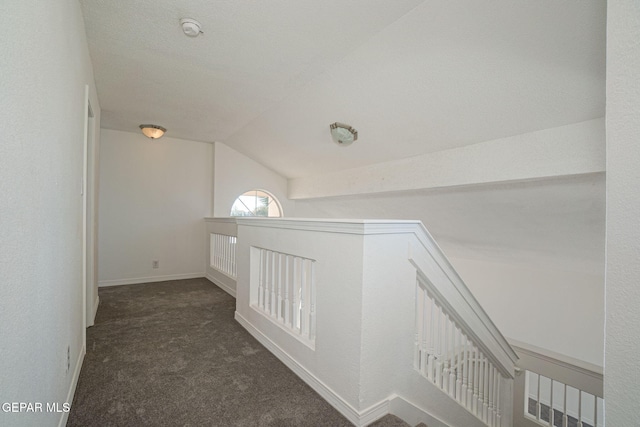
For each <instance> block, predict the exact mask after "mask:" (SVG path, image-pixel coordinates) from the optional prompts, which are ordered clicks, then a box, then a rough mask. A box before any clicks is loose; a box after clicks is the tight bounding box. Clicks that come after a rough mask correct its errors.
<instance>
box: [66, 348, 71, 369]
mask: <svg viewBox="0 0 640 427" xmlns="http://www.w3.org/2000/svg"><path fill="white" fill-rule="evenodd" d="M70 367H71V348H70V347H69V346H67V373H69V368H70Z"/></svg>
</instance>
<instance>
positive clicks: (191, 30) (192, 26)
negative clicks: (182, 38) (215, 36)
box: [180, 18, 202, 37]
mask: <svg viewBox="0 0 640 427" xmlns="http://www.w3.org/2000/svg"><path fill="white" fill-rule="evenodd" d="M180 25H181V26H182V32H183V33H185V34H186V35H187V36H189V37H198V36H199V35H200V33H202V30H201V29H200V28H201V25H200V23H199V22H198V21H196V20H195V19H192V18H182V19H181V20H180Z"/></svg>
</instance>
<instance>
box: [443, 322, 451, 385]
mask: <svg viewBox="0 0 640 427" xmlns="http://www.w3.org/2000/svg"><path fill="white" fill-rule="evenodd" d="M443 315H444V317H443V319H442V320H443V321H444V347H443V352H442V368H443V369H442V390H443V391H444V392H445V393H447V394H449V363H450V360H449V359H450V357H451V351H450V350H449V324H450V321H449V315H448V314H447V313H443Z"/></svg>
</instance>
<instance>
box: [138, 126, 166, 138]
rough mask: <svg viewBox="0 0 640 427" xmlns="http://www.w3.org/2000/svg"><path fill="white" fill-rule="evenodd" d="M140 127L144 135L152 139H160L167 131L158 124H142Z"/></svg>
mask: <svg viewBox="0 0 640 427" xmlns="http://www.w3.org/2000/svg"><path fill="white" fill-rule="evenodd" d="M140 129H142V133H143V134H144V136H146V137H147V138H151V139H158V138H160V137H161V136H162V135H164V133H165V132H166V131H167V130H166V129H165V128H163V127H162V126H158V125H140Z"/></svg>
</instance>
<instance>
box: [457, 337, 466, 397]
mask: <svg viewBox="0 0 640 427" xmlns="http://www.w3.org/2000/svg"><path fill="white" fill-rule="evenodd" d="M455 331H456V400H457V401H458V402H459V403H462V356H463V355H464V348H463V345H462V331H461V330H460V329H458V327H457V326H456V330H455Z"/></svg>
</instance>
